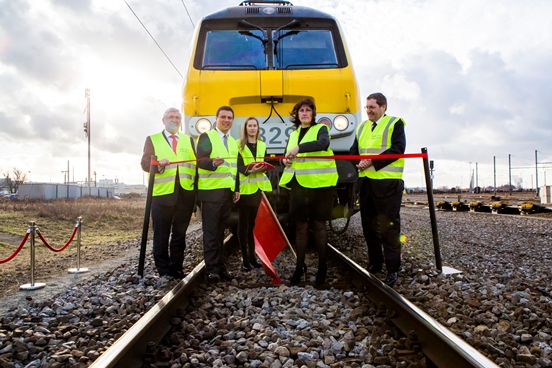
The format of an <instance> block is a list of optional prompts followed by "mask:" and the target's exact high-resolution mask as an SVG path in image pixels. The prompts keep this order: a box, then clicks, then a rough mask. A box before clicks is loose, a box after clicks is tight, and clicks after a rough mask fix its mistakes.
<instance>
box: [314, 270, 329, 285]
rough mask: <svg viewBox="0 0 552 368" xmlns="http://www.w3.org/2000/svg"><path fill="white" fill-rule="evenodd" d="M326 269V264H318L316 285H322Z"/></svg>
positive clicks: (324, 280)
mask: <svg viewBox="0 0 552 368" xmlns="http://www.w3.org/2000/svg"><path fill="white" fill-rule="evenodd" d="M327 273H328V270H327V268H326V266H318V272H317V273H316V285H322V284H323V283H325V282H326V275H327Z"/></svg>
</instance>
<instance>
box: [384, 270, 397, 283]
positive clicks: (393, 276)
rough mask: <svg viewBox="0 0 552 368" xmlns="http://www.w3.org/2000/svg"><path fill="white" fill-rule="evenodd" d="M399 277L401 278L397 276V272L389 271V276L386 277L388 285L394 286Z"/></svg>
mask: <svg viewBox="0 0 552 368" xmlns="http://www.w3.org/2000/svg"><path fill="white" fill-rule="evenodd" d="M398 278H399V276H397V273H396V272H389V273H387V277H386V278H385V283H386V284H387V285H388V286H393V285H394V284H395V282H397V279H398Z"/></svg>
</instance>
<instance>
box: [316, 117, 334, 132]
mask: <svg viewBox="0 0 552 368" xmlns="http://www.w3.org/2000/svg"><path fill="white" fill-rule="evenodd" d="M318 124H324V125H325V126H327V127H328V130H332V121H331V120H330V119H328V118H321V119H319V120H318Z"/></svg>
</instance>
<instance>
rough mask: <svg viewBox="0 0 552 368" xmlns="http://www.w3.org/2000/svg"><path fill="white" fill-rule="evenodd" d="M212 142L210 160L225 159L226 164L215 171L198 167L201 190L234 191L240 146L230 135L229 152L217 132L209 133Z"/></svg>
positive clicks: (198, 185)
mask: <svg viewBox="0 0 552 368" xmlns="http://www.w3.org/2000/svg"><path fill="white" fill-rule="evenodd" d="M207 135H208V136H209V140H210V141H211V146H212V150H211V155H210V156H209V157H210V158H215V157H220V158H224V163H223V164H222V165H220V166H219V167H217V169H216V170H215V171H210V170H204V169H202V168H201V167H198V169H197V173H198V182H197V187H198V189H199V190H213V189H224V188H229V189H231V190H232V191H235V189H236V175H237V173H238V144H237V143H236V141H235V140H234V138H232V137H231V136H230V135H228V150H227V149H226V147H224V144H223V143H222V139H221V138H220V135H219V132H218V131H217V130H214V129H213V130H210V131H208V132H207Z"/></svg>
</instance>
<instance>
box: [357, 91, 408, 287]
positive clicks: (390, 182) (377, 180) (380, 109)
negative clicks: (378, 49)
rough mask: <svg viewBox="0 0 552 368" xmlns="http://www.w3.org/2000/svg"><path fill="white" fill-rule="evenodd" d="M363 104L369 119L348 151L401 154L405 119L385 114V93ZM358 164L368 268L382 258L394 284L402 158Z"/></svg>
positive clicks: (398, 255)
mask: <svg viewBox="0 0 552 368" xmlns="http://www.w3.org/2000/svg"><path fill="white" fill-rule="evenodd" d="M365 108H366V112H367V114H368V119H369V120H368V121H365V122H363V123H362V124H359V126H358V128H357V131H356V135H355V141H354V143H353V145H352V146H351V149H350V154H352V155H358V154H361V155H362V154H369V155H375V154H403V153H404V152H405V149H406V136H405V133H404V126H405V123H404V120H403V119H402V118H397V117H394V116H388V115H386V114H385V112H386V110H387V99H386V98H385V96H384V95H383V94H381V93H379V92H378V93H372V94H371V95H369V96H368V97H367V98H366V106H365ZM357 168H358V169H359V178H360V179H359V185H360V198H359V200H360V216H361V220H362V230H363V232H364V239H365V240H366V245H367V246H368V258H369V264H370V265H369V266H368V271H370V272H371V273H376V272H380V271H381V270H382V265H383V263H384V262H385V265H386V268H387V277H386V279H385V283H386V284H387V285H389V286H393V284H395V282H396V281H397V278H398V272H399V269H400V265H401V241H400V231H401V219H400V208H401V201H402V193H403V191H404V182H403V180H402V174H403V170H404V158H398V159H397V158H391V159H376V160H371V159H363V160H360V161H359V162H358V164H357ZM382 247H383V251H382Z"/></svg>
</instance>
